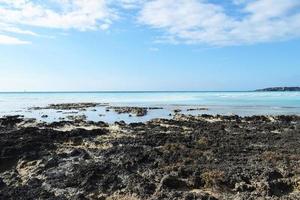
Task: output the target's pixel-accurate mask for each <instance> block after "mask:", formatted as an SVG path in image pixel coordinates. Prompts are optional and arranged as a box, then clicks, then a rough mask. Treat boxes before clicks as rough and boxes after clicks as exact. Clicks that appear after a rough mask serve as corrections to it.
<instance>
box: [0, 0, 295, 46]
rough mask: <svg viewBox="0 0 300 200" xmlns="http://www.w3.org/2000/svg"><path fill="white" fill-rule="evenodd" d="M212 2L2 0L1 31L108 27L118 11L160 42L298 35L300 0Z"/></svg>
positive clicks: (216, 42) (219, 42)
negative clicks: (152, 32) (149, 30)
mask: <svg viewBox="0 0 300 200" xmlns="http://www.w3.org/2000/svg"><path fill="white" fill-rule="evenodd" d="M213 2H215V3H212V1H211V0H45V1H42V0H0V34H3V35H5V36H8V35H9V34H14V36H13V37H12V36H9V37H11V38H15V39H17V37H18V35H20V34H22V35H24V34H25V35H27V37H28V36H29V37H30V36H38V34H37V33H35V32H34V31H32V27H38V28H51V29H58V31H61V30H62V31H65V30H69V29H73V30H79V31H90V30H107V29H109V28H110V27H111V25H112V23H113V22H114V21H116V20H117V19H119V16H126V15H122V14H124V13H126V12H131V13H133V14H136V15H137V21H138V23H140V24H143V25H145V26H149V27H152V28H155V29H158V30H160V31H161V33H162V34H160V35H159V36H158V39H157V40H156V41H158V42H171V43H176V44H178V43H188V44H189V43H193V44H207V45H210V46H227V45H240V44H252V43H260V42H269V41H278V40H286V39H289V38H295V37H300V12H299V11H300V1H299V0H231V6H232V7H231V8H230V10H225V9H227V8H228V7H226V8H225V7H223V5H222V4H221V3H216V2H217V1H213ZM218 2H221V1H218ZM232 11H234V12H232ZM233 13H234V14H233ZM127 20H131V18H130V19H128V18H127ZM18 40H19V41H22V40H20V39H18ZM21 43H22V42H21Z"/></svg>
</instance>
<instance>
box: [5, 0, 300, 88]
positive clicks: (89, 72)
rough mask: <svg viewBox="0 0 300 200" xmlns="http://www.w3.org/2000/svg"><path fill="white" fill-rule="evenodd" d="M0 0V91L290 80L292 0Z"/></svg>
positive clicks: (296, 79) (297, 44) (293, 66)
mask: <svg viewBox="0 0 300 200" xmlns="http://www.w3.org/2000/svg"><path fill="white" fill-rule="evenodd" d="M224 2H225V1H218V0H172V1H171V0H153V1H147V0H90V1H84V0H48V1H39V0H15V1H8V0H0V74H1V78H0V91H24V90H26V91H67V90H70V91H74V90H76V91H79V90H84V91H91V90H93V91H94V90H251V89H256V88H263V87H269V86H299V85H300V59H299V56H300V53H299V52H300V12H299V9H300V2H298V1H295V0H228V1H226V3H225V4H224Z"/></svg>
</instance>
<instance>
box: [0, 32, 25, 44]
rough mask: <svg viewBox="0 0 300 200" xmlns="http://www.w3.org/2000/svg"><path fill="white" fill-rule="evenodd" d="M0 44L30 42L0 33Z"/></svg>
mask: <svg viewBox="0 0 300 200" xmlns="http://www.w3.org/2000/svg"><path fill="white" fill-rule="evenodd" d="M0 44H5V45H20V44H30V42H28V41H23V40H20V39H18V38H15V37H11V36H7V35H1V34H0Z"/></svg>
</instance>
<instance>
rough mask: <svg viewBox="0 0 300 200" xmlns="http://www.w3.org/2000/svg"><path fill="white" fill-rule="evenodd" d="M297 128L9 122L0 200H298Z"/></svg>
mask: <svg viewBox="0 0 300 200" xmlns="http://www.w3.org/2000/svg"><path fill="white" fill-rule="evenodd" d="M299 124H300V117H299V116H268V117H266V116H252V117H240V116H221V115H218V116H212V115H200V116H186V115H180V114H177V115H176V116H175V117H174V118H173V119H154V120H151V121H148V122H145V123H130V124H127V123H125V122H124V121H120V122H116V123H115V124H108V123H104V122H93V121H86V120H85V121H59V122H53V123H46V122H44V123H38V122H37V121H36V120H28V119H23V118H20V117H3V118H0V199H20V198H19V197H22V199H63V200H64V199H126V198H127V199H134V200H136V199H145V200H150V199H151V200H153V199H167V200H173V199H174V200H182V199H213V200H215V199H300V192H299V188H300V187H299V185H300V184H299V183H300V181H299V180H300V179H299V176H298V174H299V162H300V157H299V155H300V139H299V138H300V137H299V134H300V132H299V129H295V127H297V125H299ZM29 125H30V126H31V128H28V126H29ZM291 127H294V128H291Z"/></svg>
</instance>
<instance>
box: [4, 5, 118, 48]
mask: <svg viewBox="0 0 300 200" xmlns="http://www.w3.org/2000/svg"><path fill="white" fill-rule="evenodd" d="M107 1H108V0H47V1H33V0H0V32H8V33H14V34H26V35H31V36H37V35H38V34H37V33H34V32H32V31H29V30H25V29H24V28H20V27H28V28H30V27H39V28H53V29H64V30H68V29H75V30H80V31H87V30H97V29H102V30H106V29H108V28H109V27H110V25H111V23H112V22H113V20H115V19H116V18H117V15H116V14H115V12H114V10H113V9H111V8H110V7H109V6H108V3H107ZM20 44H21V43H20Z"/></svg>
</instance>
